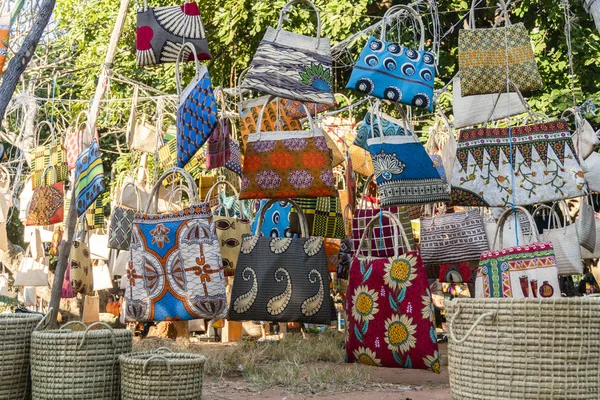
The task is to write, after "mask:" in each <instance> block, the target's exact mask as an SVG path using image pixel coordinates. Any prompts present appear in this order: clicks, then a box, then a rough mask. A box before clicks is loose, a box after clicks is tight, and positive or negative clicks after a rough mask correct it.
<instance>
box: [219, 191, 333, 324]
mask: <svg viewBox="0 0 600 400" xmlns="http://www.w3.org/2000/svg"><path fill="white" fill-rule="evenodd" d="M287 201H288V202H290V203H292V205H293V206H294V207H295V208H296V209H297V210H301V208H300V206H298V205H297V204H294V201H293V200H289V199H287ZM275 202H276V200H270V201H269V202H267V203H266V205H265V208H264V209H263V211H262V212H261V214H260V216H259V222H258V231H259V232H260V231H261V225H262V221H263V220H264V212H265V210H266V209H268V207H269V206H270V205H271V204H273V203H275ZM300 218H301V224H302V237H301V238H286V237H279V238H273V237H264V236H247V237H245V238H244V240H243V242H242V247H241V252H240V257H239V259H238V265H237V268H236V271H235V278H234V280H233V288H232V290H231V306H230V309H229V320H231V321H272V322H302V323H313V324H324V325H329V324H330V323H331V321H332V320H333V319H334V318H335V316H334V315H335V314H334V312H333V301H332V298H331V296H330V294H329V287H330V278H329V272H328V269H327V257H326V255H325V246H324V240H323V238H322V237H317V236H312V237H310V236H309V235H308V227H307V225H306V219H305V218H304V215H302V214H301V213H300Z"/></svg>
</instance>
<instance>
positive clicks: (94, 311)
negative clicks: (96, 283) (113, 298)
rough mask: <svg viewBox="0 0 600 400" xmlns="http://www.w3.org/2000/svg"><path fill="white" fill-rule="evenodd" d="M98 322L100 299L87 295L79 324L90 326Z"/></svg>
mask: <svg viewBox="0 0 600 400" xmlns="http://www.w3.org/2000/svg"><path fill="white" fill-rule="evenodd" d="M98 321H100V297H99V296H92V295H88V296H85V298H84V300H83V314H82V316H81V322H83V323H84V324H91V323H94V322H98Z"/></svg>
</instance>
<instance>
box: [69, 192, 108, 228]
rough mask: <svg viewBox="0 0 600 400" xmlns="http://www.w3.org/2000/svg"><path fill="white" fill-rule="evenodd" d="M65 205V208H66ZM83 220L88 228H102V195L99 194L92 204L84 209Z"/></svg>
mask: <svg viewBox="0 0 600 400" xmlns="http://www.w3.org/2000/svg"><path fill="white" fill-rule="evenodd" d="M66 208H67V207H66V205H65V209H66ZM85 220H86V222H87V226H88V229H100V228H104V206H103V205H102V196H99V197H98V198H97V199H96V201H95V202H94V204H92V205H91V206H90V207H89V208H88V209H87V210H86V211H85Z"/></svg>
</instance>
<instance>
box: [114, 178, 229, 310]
mask: <svg viewBox="0 0 600 400" xmlns="http://www.w3.org/2000/svg"><path fill="white" fill-rule="evenodd" d="M170 175H180V176H181V177H182V178H183V179H185V181H186V182H187V188H188V193H189V196H190V203H191V205H190V206H189V207H186V208H185V209H183V210H180V211H177V212H167V213H163V214H158V213H156V212H157V211H156V207H157V204H156V196H157V194H158V191H159V189H160V188H161V186H162V182H163V181H164V180H165V179H166V178H167V177H168V176H170ZM197 193H198V187H197V186H196V183H195V182H194V179H193V178H192V177H191V176H190V174H188V173H187V172H186V171H185V170H183V169H181V168H174V169H172V170H169V171H167V172H166V173H165V174H163V175H162V176H161V177H160V178H159V179H158V180H157V182H156V184H155V185H154V188H153V189H152V193H151V195H150V200H149V201H148V203H147V204H146V208H145V211H144V212H143V213H142V212H138V213H137V214H136V217H135V219H134V221H133V231H132V233H131V245H130V247H129V249H130V253H131V259H130V262H129V265H128V266H127V285H126V289H125V298H126V301H127V309H126V312H127V318H128V319H132V320H136V321H165V320H167V319H171V320H172V319H175V318H177V319H180V320H184V321H186V320H190V319H200V318H202V319H207V320H211V319H219V318H225V316H226V315H227V299H226V297H225V277H224V275H223V264H222V262H221V254H220V247H219V242H218V238H217V233H216V227H215V222H214V221H213V215H212V212H211V211H210V207H209V205H208V203H201V202H200V201H199V200H198V195H197Z"/></svg>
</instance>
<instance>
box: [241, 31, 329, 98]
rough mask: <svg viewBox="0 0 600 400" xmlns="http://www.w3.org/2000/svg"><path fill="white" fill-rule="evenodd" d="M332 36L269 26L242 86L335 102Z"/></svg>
mask: <svg viewBox="0 0 600 400" xmlns="http://www.w3.org/2000/svg"><path fill="white" fill-rule="evenodd" d="M332 65H333V61H332V58H331V45H330V42H329V39H327V38H323V37H321V38H320V39H319V40H317V39H316V38H312V37H309V36H304V35H300V34H297V33H293V32H288V31H285V30H276V29H273V28H271V27H269V28H268V29H267V32H266V33H265V36H264V37H263V39H262V41H261V42H260V44H259V45H258V49H257V50H256V54H254V58H252V62H251V63H250V70H249V71H248V74H247V75H246V77H245V79H244V82H243V83H242V87H244V88H248V89H254V90H258V91H260V92H262V93H267V94H270V95H273V96H277V97H283V98H285V99H293V100H298V101H308V102H313V103H323V104H329V105H331V104H333V102H334V97H333V92H332V87H333V86H332V85H333V75H332Z"/></svg>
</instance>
